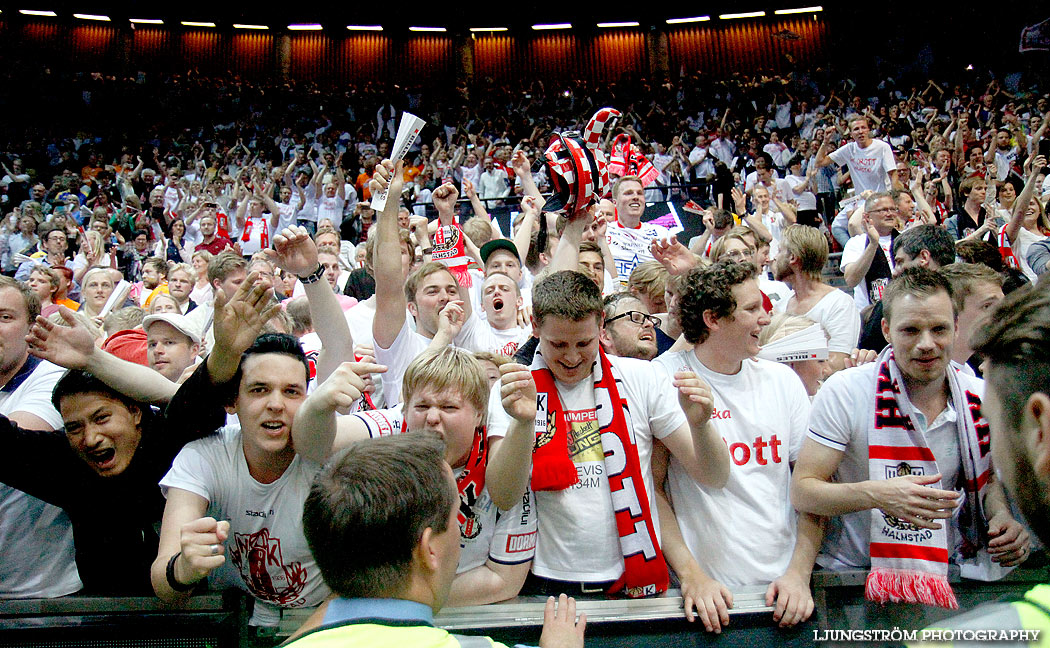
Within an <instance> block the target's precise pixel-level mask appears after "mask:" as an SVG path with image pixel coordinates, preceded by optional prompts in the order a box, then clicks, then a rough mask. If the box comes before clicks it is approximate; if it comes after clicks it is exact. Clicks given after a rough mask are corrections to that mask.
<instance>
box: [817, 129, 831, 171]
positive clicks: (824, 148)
mask: <svg viewBox="0 0 1050 648" xmlns="http://www.w3.org/2000/svg"><path fill="white" fill-rule="evenodd" d="M834 136H835V129H833V128H829V129H828V130H827V131H825V132H824V141H822V142H821V143H820V148H818V149H817V166H818V167H826V166H828V165H829V164H831V163H832V162H834V160H832V159H831V157H830V156H829V153H828V149H830V148H831V140H832V138H833V137H834Z"/></svg>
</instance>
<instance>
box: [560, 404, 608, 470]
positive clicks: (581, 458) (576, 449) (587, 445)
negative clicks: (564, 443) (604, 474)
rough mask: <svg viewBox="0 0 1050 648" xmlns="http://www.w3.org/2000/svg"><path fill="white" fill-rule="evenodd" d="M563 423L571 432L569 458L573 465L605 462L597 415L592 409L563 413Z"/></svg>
mask: <svg viewBox="0 0 1050 648" xmlns="http://www.w3.org/2000/svg"><path fill="white" fill-rule="evenodd" d="M565 422H566V423H568V424H569V429H570V430H571V438H570V441H569V456H570V457H572V462H573V463H577V464H578V463H584V462H589V461H604V460H605V453H604V452H602V435H601V431H600V430H599V429H598V415H597V413H596V412H595V411H594V410H593V409H588V410H579V411H575V412H565Z"/></svg>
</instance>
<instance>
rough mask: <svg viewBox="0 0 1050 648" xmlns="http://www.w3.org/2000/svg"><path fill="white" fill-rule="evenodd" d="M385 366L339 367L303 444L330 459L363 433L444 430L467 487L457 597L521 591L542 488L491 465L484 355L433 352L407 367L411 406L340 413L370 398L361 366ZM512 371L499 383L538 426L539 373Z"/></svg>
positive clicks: (520, 415) (312, 407) (492, 598)
mask: <svg viewBox="0 0 1050 648" xmlns="http://www.w3.org/2000/svg"><path fill="white" fill-rule="evenodd" d="M377 368H379V367H376V366H375V365H367V364H363V363H346V364H344V365H342V366H341V367H340V368H339V369H337V370H336V371H334V372H333V373H332V376H331V377H330V378H329V379H328V380H326V381H325V382H324V383H322V384H321V385H320V386H319V387H318V388H317V389H316V390H315V391H314V393H312V394H311V395H310V398H308V399H307V401H306V402H305V403H304V404H303V407H301V408H300V409H299V411H298V413H297V415H296V419H295V424H294V426H293V429H294V430H295V432H294V440H295V447H296V449H297V450H298V451H299V452H300V453H303V454H304V455H305V456H307V457H310V458H311V459H312V460H314V461H316V462H318V463H323V462H325V461H327V460H328V459H329V458H330V457H331V456H333V455H335V454H337V453H338V452H339V451H340V450H342V449H343V448H345V447H347V446H348V445H350V444H352V443H354V442H356V441H361V440H364V439H369V438H373V439H374V438H378V437H381V436H389V435H393V434H403V433H409V432H411V433H413V434H419V433H436V434H439V435H440V436H441V437H442V438H443V439H444V440H445V444H446V445H445V458H446V460H447V461H448V463H449V465H450V466H452V470H453V474H454V476H455V477H456V481H457V486H458V487H459V488H458V491H459V499H460V514H461V515H460V519H459V526H460V534H459V537H460V545H461V547H462V549H463V553H462V554H461V556H460V560H459V567H458V569H457V570H456V571H457V574H458V575H457V577H456V580H455V581H454V582H453V585H452V595H451V599H450V600H451V601H454V604H455V605H482V604H486V603H493V602H496V601H503V600H506V599H508V598H511V597H514V596H516V595H517V594H518V591H519V590H520V589H521V585H522V583H524V582H525V576H526V575H527V574H528V572H529V565H530V564H531V561H532V555H533V550H534V548H535V546H536V513H535V511H534V504H533V500H532V494H531V493H530V492H529V491H528V490H527V489H524V490H522V491H521V492H504V491H503V490H500V486H501V480H500V476H501V475H500V469H499V467H494V466H492V465H491V464H488V453H487V450H486V447H485V446H486V443H485V425H484V421H485V417H486V412H487V410H488V405H489V401H490V395H489V391H490V390H489V386H488V381H487V379H486V377H485V374H484V371H482V369H481V366H480V365H479V363H478V361H477V360H476V359H475V358H474V357H473V355H472V354H471V353H469V352H467V351H464V350H462V349H456V348H454V347H444V348H442V349H440V350H438V351H436V352H432V353H425V354H423V355H421V356H419V357H417V358H416V359H415V360H413V361H412V363H411V364H410V365H409V366H408V369H407V370H406V371H405V376H404V382H403V385H402V388H403V392H404V395H405V404H404V406H403V407H397V408H391V409H381V410H370V411H367V412H359V413H357V414H353V415H350V416H339V417H337V416H336V414H337V412H345V411H346V410H347V408H348V407H349V406H350V404H351V403H353V402H354V401H356V400H357V399H358V398H360V397H361V391H362V388H363V386H364V382H363V381H362V379H361V377H360V375H359V373H358V372H360V374H362V375H363V374H364V373H365V372H367V371H371V370H374V369H377ZM502 373H503V376H504V378H502V379H501V383H500V384H499V385H497V386H496V387H495V389H494V391H495V392H496V393H499V394H500V400H501V403H502V406H503V407H506V408H507V411H508V412H509V413H510V416H511V417H512V418H513V419H514V420H515V421H516V423H515V425H518V426H520V427H522V428H523V429H525V430H530V429H531V427H532V424H533V419H534V418H535V416H536V408H535V402H536V401H535V399H536V396H535V393H536V391H535V385H534V384H533V383H532V380H531V375H530V374H529V372H528V371H527V370H526V369H525V367H523V366H522V365H507V369H505V370H503V371H502ZM486 464H488V465H486ZM493 493H495V495H494V494H493ZM497 502H499V503H497Z"/></svg>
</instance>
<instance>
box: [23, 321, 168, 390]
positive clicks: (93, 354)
mask: <svg viewBox="0 0 1050 648" xmlns="http://www.w3.org/2000/svg"><path fill="white" fill-rule="evenodd" d="M58 308H59V312H60V313H61V314H62V319H63V320H65V321H66V323H67V324H68V326H60V325H58V324H55V323H53V322H51V321H49V320H47V319H45V318H43V317H38V318H37V321H36V324H34V325H33V327H32V329H31V330H30V333H29V337H28V340H29V345H30V346H29V351H30V353H32V354H33V355H35V356H36V357H38V358H42V359H44V360H47V361H48V362H51V363H53V364H56V365H58V366H60V367H65V368H67V369H81V370H84V371H87V372H89V373H92V374H94V375H95V376H97V377H98V378H99V380H101V381H102V382H104V383H106V384H107V385H109V386H110V387H112V388H113V389H115V390H116V391H118V392H120V393H122V394H125V395H126V396H128V397H130V398H133V399H135V400H137V401H140V402H143V403H156V404H164V403H167V402H168V401H170V400H171V398H172V396H174V395H175V392H176V391H178V389H179V385H178V384H177V383H174V382H172V381H170V380H168V379H167V378H165V377H164V376H162V375H160V374H159V373H157V372H156V371H154V370H152V369H150V368H149V367H144V366H142V365H140V364H136V363H134V362H128V361H127V360H121V359H120V358H118V357H117V356H115V355H113V354H111V353H107V352H106V351H103V350H102V349H99V348H98V347H96V346H95V338H94V336H92V335H91V333H90V332H88V330H87V329H86V328H84V326H83V325H82V324H80V323H79V322H78V321H77V319H76V318H75V317H74V316H73V311H71V310H69V309H68V308H66V307H65V306H59V307H58Z"/></svg>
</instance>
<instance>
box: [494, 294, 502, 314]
mask: <svg viewBox="0 0 1050 648" xmlns="http://www.w3.org/2000/svg"><path fill="white" fill-rule="evenodd" d="M492 310H494V311H496V312H497V313H502V312H503V298H502V297H495V298H493V299H492Z"/></svg>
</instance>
